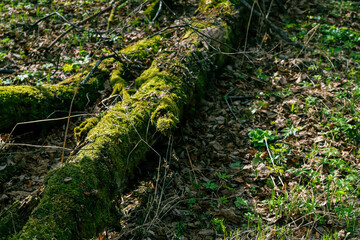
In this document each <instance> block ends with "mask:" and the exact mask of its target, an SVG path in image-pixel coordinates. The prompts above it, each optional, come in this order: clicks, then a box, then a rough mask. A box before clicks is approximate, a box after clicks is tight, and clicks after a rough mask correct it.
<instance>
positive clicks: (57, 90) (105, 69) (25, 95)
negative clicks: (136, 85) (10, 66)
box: [0, 36, 161, 130]
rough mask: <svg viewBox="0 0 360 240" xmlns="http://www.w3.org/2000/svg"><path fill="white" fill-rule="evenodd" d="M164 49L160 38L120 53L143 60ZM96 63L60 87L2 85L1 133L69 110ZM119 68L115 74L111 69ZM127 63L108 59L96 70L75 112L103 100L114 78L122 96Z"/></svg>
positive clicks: (146, 41)
mask: <svg viewBox="0 0 360 240" xmlns="http://www.w3.org/2000/svg"><path fill="white" fill-rule="evenodd" d="M160 47H161V41H160V36H155V37H153V38H151V39H144V40H141V41H139V42H137V43H135V44H133V45H131V46H129V47H127V48H124V49H122V50H121V51H120V52H121V54H123V55H126V58H127V59H132V58H136V59H138V60H140V61H141V60H143V59H145V58H146V57H148V56H149V55H150V54H154V53H156V52H157V51H158V50H159V48H160ZM94 65H95V63H92V64H90V65H89V66H88V67H86V68H85V69H84V70H82V71H81V72H80V73H78V74H76V75H74V76H72V77H70V78H69V79H66V80H64V81H62V82H60V83H58V84H54V85H51V84H45V85H43V86H38V87H35V86H0V111H1V114H0V130H6V129H10V128H12V127H14V126H15V124H16V123H20V122H25V121H32V120H37V119H45V118H47V117H48V116H49V115H50V114H51V113H53V112H54V111H56V110H64V111H68V110H69V107H70V103H71V100H72V98H73V97H74V94H75V90H76V88H77V87H78V85H79V82H80V81H81V80H83V79H84V78H85V77H86V76H87V74H88V73H89V72H90V71H91V69H92V68H93V66H94ZM113 65H116V66H115V71H112V72H110V70H109V69H112V68H113ZM125 71H126V69H125V67H124V64H123V63H121V62H119V61H116V60H115V59H114V58H109V59H105V60H104V61H103V62H102V63H101V64H100V65H99V67H98V68H97V69H96V70H95V71H94V73H93V74H92V77H91V78H90V80H89V81H88V82H87V83H86V84H85V85H79V88H78V90H77V94H76V96H75V99H74V104H73V110H84V108H85V107H86V105H87V104H88V103H91V102H94V100H95V99H96V98H98V97H99V94H98V91H99V90H101V89H103V87H104V83H105V81H106V80H108V79H109V78H110V84H111V86H112V87H113V94H115V93H120V92H121V89H122V88H123V87H124V86H126V81H125V80H124V78H123V76H124V74H125Z"/></svg>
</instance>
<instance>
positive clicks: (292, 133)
mask: <svg viewBox="0 0 360 240" xmlns="http://www.w3.org/2000/svg"><path fill="white" fill-rule="evenodd" d="M299 130H301V127H294V125H291V126H290V127H287V128H284V129H283V130H281V132H282V133H284V135H283V136H284V139H286V138H288V137H290V136H295V135H296V133H297V132H298V131H299Z"/></svg>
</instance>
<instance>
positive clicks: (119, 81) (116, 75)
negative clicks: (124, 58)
mask: <svg viewBox="0 0 360 240" xmlns="http://www.w3.org/2000/svg"><path fill="white" fill-rule="evenodd" d="M124 72H125V71H124V65H123V64H122V63H120V62H117V65H116V68H115V70H113V71H112V73H111V77H110V84H111V86H112V87H113V91H112V94H111V95H114V94H119V93H121V92H122V89H123V88H124V87H125V86H126V85H127V83H126V81H125V79H124V78H123V77H122V76H123V74H124Z"/></svg>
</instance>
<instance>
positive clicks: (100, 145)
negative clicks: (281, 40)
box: [12, 1, 234, 239]
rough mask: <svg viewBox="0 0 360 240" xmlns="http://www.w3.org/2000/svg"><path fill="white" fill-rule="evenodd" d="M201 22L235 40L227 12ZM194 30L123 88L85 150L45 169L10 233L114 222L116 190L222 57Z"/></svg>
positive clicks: (40, 233) (72, 233)
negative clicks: (24, 217)
mask: <svg viewBox="0 0 360 240" xmlns="http://www.w3.org/2000/svg"><path fill="white" fill-rule="evenodd" d="M207 2H208V1H201V4H207ZM211 4H212V6H211V7H209V8H206V7H204V6H202V7H201V8H200V9H204V10H202V11H208V10H209V11H210V12H211V13H214V12H216V11H215V9H216V7H217V6H218V5H217V4H223V3H222V1H211ZM197 29H201V30H203V31H204V32H206V34H208V35H209V36H210V39H211V40H210V41H209V42H212V41H214V40H216V41H215V42H226V44H227V46H229V45H231V42H230V39H231V36H230V34H231V33H232V30H234V29H232V28H231V25H229V24H226V23H225V22H224V21H222V20H218V19H217V20H216V23H209V22H207V21H206V20H201V21H200V20H199V22H198V27H197ZM196 31H199V30H196ZM196 31H194V30H193V29H190V30H189V31H188V32H187V33H186V35H185V36H184V37H183V40H182V44H181V45H182V49H181V50H179V51H177V53H176V54H175V55H174V54H169V53H163V54H161V55H160V54H158V55H159V56H158V57H157V58H156V59H155V60H154V61H153V63H152V65H151V67H150V68H149V69H147V70H146V71H144V72H143V73H142V74H141V76H140V77H139V78H137V79H136V80H135V84H136V86H137V87H138V90H137V92H136V93H135V94H133V95H129V94H127V93H126V90H125V89H122V93H123V94H122V95H123V101H121V102H119V103H117V104H116V105H114V106H113V107H112V108H111V109H110V110H108V111H107V112H106V113H104V114H103V115H102V116H101V118H100V119H99V121H97V122H96V123H94V124H93V126H92V129H91V130H90V131H89V133H88V134H87V136H86V138H85V140H84V142H83V144H82V147H81V148H80V150H79V151H77V152H76V153H74V155H73V156H72V157H71V158H69V159H68V161H67V162H66V163H65V164H63V165H62V166H61V167H60V168H58V169H55V170H53V171H51V172H50V173H49V174H48V175H47V177H46V179H45V186H46V187H45V190H44V194H43V197H42V198H41V200H40V203H39V205H38V206H37V207H36V208H35V209H34V210H33V211H32V213H31V216H30V218H29V220H28V221H27V223H26V224H25V226H24V227H23V228H22V230H21V231H20V232H19V233H17V234H15V235H14V236H12V239H82V238H86V237H91V236H94V235H95V234H96V233H98V232H100V231H102V230H103V229H104V228H105V227H106V226H111V225H114V224H116V223H115V222H116V216H115V215H116V214H114V213H115V212H116V211H115V210H114V208H113V205H112V200H113V198H114V192H116V191H117V190H119V189H122V188H123V187H124V184H125V183H126V181H127V179H128V177H129V175H132V172H133V170H134V168H136V167H137V165H138V164H139V162H140V161H141V160H144V159H145V153H146V152H147V151H148V150H149V149H150V146H151V145H152V144H154V143H155V142H156V140H157V139H158V137H159V136H161V135H169V134H171V132H172V131H173V130H174V129H175V128H176V126H177V125H178V122H179V120H180V118H181V116H182V114H183V110H184V106H185V105H186V104H188V103H190V101H192V99H194V96H195V93H196V92H197V93H201V92H202V91H203V88H204V86H205V84H206V80H207V73H208V72H209V71H210V69H211V67H209V62H208V61H209V59H212V64H215V63H217V64H223V63H224V58H223V57H219V56H221V55H216V54H215V55H214V54H213V52H211V51H212V50H211V49H209V48H208V45H209V44H210V43H209V42H208V43H206V44H205V43H204V41H203V40H204V39H203V37H200V35H199V34H198V33H197V32H196ZM214 44H215V43H214ZM221 48H222V46H219V50H223V51H226V48H223V49H221ZM210 56H215V57H212V58H211V57H210ZM204 59H205V60H204ZM120 82H121V81H120ZM117 221H118V220H117Z"/></svg>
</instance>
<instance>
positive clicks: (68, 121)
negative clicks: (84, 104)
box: [61, 82, 80, 164]
mask: <svg viewBox="0 0 360 240" xmlns="http://www.w3.org/2000/svg"><path fill="white" fill-rule="evenodd" d="M79 87H80V82H78V84H77V86H76V88H75V92H74V96H73V98H72V99H71V103H70V108H69V115H68V118H67V123H66V129H65V136H64V143H63V151H62V154H61V164H63V162H64V155H65V147H66V137H67V133H68V130H69V125H70V117H71V111H72V107H73V103H74V100H75V97H76V94H77V91H78V89H79Z"/></svg>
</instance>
